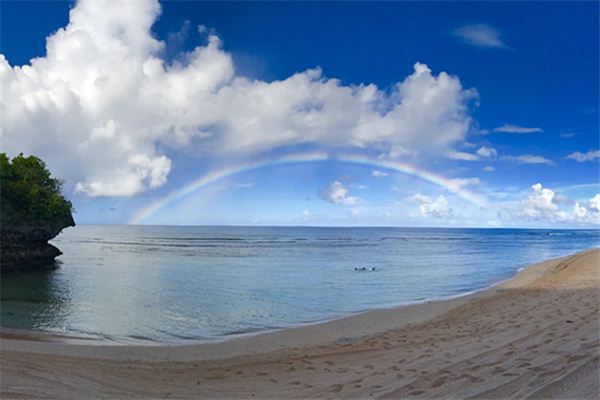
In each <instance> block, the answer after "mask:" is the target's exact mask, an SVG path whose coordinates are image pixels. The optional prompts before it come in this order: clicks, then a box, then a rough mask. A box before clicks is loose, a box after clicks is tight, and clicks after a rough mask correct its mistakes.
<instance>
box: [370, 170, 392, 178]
mask: <svg viewBox="0 0 600 400" xmlns="http://www.w3.org/2000/svg"><path fill="white" fill-rule="evenodd" d="M371 175H372V176H373V177H375V178H382V177H385V176H388V175H389V174H388V173H387V172H383V171H379V170H377V169H376V170H374V171H373V172H371Z"/></svg>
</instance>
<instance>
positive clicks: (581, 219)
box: [518, 183, 600, 224]
mask: <svg viewBox="0 0 600 400" xmlns="http://www.w3.org/2000/svg"><path fill="white" fill-rule="evenodd" d="M531 189H532V190H533V193H531V194H530V195H528V196H526V197H525V198H523V199H522V200H521V202H520V206H519V212H518V216H520V217H523V218H526V219H532V220H543V221H546V222H562V223H574V224H600V193H598V194H596V195H595V196H594V197H593V198H592V199H590V200H589V201H588V202H587V204H582V203H580V202H575V205H574V206H573V209H572V210H571V211H570V212H569V211H565V210H564V209H561V208H560V206H559V204H560V203H571V201H570V199H568V198H567V197H566V196H564V195H559V194H556V193H555V192H554V191H553V190H551V189H548V188H544V187H543V186H542V184H541V183H536V184H535V185H533V186H531ZM566 200H569V201H566Z"/></svg>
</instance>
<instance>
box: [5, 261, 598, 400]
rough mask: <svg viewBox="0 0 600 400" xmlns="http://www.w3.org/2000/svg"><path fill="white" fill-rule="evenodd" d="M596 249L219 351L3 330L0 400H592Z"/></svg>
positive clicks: (232, 344)
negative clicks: (485, 286) (468, 291)
mask: <svg viewBox="0 0 600 400" xmlns="http://www.w3.org/2000/svg"><path fill="white" fill-rule="evenodd" d="M599 318H600V250H593V251H588V252H584V253H580V254H577V255H574V256H571V257H567V258H563V259H560V260H553V261H547V262H545V263H542V264H538V265H536V266H532V267H529V268H527V269H526V270H524V271H523V272H522V273H521V274H519V276H518V277H517V278H515V279H513V280H511V281H509V282H506V283H504V284H502V285H500V286H497V287H495V288H493V289H490V290H487V291H485V292H480V293H476V294H474V295H471V296H467V297H463V298H459V299H454V300H450V301H443V302H434V303H431V304H423V305H418V306H414V307H407V308H400V309H393V310H382V311H376V312H369V313H366V314H363V315H359V316H356V317H352V318H347V319H343V320H339V321H333V322H329V323H326V324H321V325H315V326H309V327H304V328H299V329H292V330H287V331H283V332H276V333H271V334H266V335H259V336H256V337H252V338H245V339H241V340H236V341H232V342H228V343H223V344H216V345H208V346H207V345H196V346H178V347H160V348H150V347H144V348H141V347H126V346H123V347H118V346H90V345H76V344H68V343H65V342H64V340H61V339H60V338H56V337H54V338H52V337H48V336H44V335H35V334H27V335H22V334H18V333H6V332H4V333H3V335H2V349H1V366H0V371H1V373H2V375H1V379H2V381H1V393H0V394H1V397H2V398H43V397H53V398H77V399H82V398H99V397H105V398H143V397H151V398H199V397H200V398H201V397H204V398H240V397H244V398H290V397H304V398H367V397H375V398H407V397H408V398H413V397H414V398H442V397H443V398H470V397H471V398H490V399H492V398H560V399H566V398H590V399H591V398H600V378H599V373H600V338H599V336H600V334H599V329H600V319H599Z"/></svg>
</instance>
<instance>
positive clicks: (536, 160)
mask: <svg viewBox="0 0 600 400" xmlns="http://www.w3.org/2000/svg"><path fill="white" fill-rule="evenodd" d="M502 159H503V160H506V161H511V162H516V163H517V164H552V160H549V159H547V158H545V157H542V156H535V155H531V154H525V155H522V156H503V157H502Z"/></svg>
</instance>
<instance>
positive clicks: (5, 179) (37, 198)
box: [0, 153, 73, 220]
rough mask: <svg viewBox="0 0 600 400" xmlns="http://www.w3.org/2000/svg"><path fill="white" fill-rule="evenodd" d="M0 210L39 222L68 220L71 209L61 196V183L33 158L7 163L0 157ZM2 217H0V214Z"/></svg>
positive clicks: (15, 159) (20, 158) (39, 161)
mask: <svg viewBox="0 0 600 400" xmlns="http://www.w3.org/2000/svg"><path fill="white" fill-rule="evenodd" d="M0 200H1V202H0V207H2V208H7V207H8V208H9V209H10V210H11V211H12V212H13V213H17V214H25V215H27V216H29V217H33V218H37V219H41V220H53V219H56V218H70V216H71V212H72V210H73V205H72V204H71V202H70V201H68V200H67V199H65V198H64V197H63V196H62V194H61V182H60V181H59V180H58V179H55V178H53V177H52V176H51V175H50V171H48V169H47V168H46V164H45V163H44V162H43V161H42V160H40V159H39V158H37V157H35V156H29V157H24V156H23V154H19V155H18V156H17V157H14V158H13V159H12V161H11V160H9V158H8V157H7V155H6V154H5V153H0ZM3 214H4V213H3Z"/></svg>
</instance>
